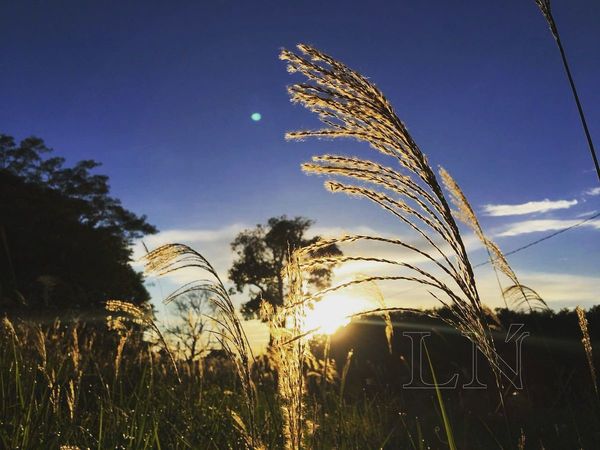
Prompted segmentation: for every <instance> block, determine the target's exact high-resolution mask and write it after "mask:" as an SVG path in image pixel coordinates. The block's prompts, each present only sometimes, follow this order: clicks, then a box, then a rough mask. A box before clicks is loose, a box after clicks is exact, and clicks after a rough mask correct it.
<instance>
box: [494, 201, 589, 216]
mask: <svg viewBox="0 0 600 450" xmlns="http://www.w3.org/2000/svg"><path fill="white" fill-rule="evenodd" d="M577 203H578V202H577V200H575V199H573V200H549V199H544V200H541V201H532V202H526V203H519V204H515V205H501V204H500V205H494V204H487V205H484V206H483V211H484V213H485V214H486V215H488V216H521V215H525V214H534V213H545V212H548V211H553V210H556V209H568V208H570V207H572V206H575V205H577Z"/></svg>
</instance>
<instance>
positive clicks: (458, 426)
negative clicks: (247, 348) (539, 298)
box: [0, 312, 600, 449]
mask: <svg viewBox="0 0 600 450" xmlns="http://www.w3.org/2000/svg"><path fill="white" fill-rule="evenodd" d="M596 315H597V313H594V315H593V317H594V322H593V325H595V323H596V319H595V318H596ZM527 316H528V317H529V323H526V326H527V327H528V329H531V328H532V327H533V325H532V323H533V322H534V321H536V320H537V322H540V321H544V323H545V325H544V328H546V327H548V328H550V329H554V333H553V334H554V339H553V340H549V341H548V342H549V343H550V345H551V346H552V350H551V358H560V362H559V363H556V361H553V360H552V359H549V358H550V357H549V356H547V355H546V353H545V350H544V348H543V344H542V343H541V340H540V336H539V335H534V338H532V341H531V344H528V345H527V346H526V359H525V360H526V368H525V369H524V375H525V381H526V384H525V387H524V389H523V390H522V391H518V390H515V389H507V390H506V392H505V393H504V398H505V406H504V408H500V406H499V403H498V392H497V390H496V389H495V387H494V386H493V385H491V386H490V387H489V388H488V389H486V390H474V391H468V390H464V389H460V388H459V389H457V390H450V391H448V390H440V391H439V392H440V394H441V396H440V397H439V398H438V396H437V394H436V391H435V390H432V389H430V390H405V389H402V386H401V385H402V384H403V383H404V382H406V381H407V378H408V375H409V373H410V368H409V367H407V365H406V364H405V363H400V361H401V360H402V359H406V358H408V357H409V355H410V348H408V347H407V340H404V341H402V339H403V338H402V337H401V336H400V331H401V330H402V329H403V327H402V326H400V327H398V328H397V330H396V332H397V334H398V336H397V337H396V338H395V340H394V352H393V354H392V355H390V354H389V353H388V352H387V349H386V348H387V346H386V343H385V336H384V332H383V330H384V326H383V325H384V323H383V321H381V322H380V323H379V325H380V326H377V327H373V326H372V324H369V323H363V322H356V323H354V324H352V325H350V326H349V327H347V329H344V330H343V332H340V333H338V334H336V335H335V336H334V337H333V339H332V341H331V349H330V355H331V356H332V358H331V359H328V360H327V364H328V367H327V368H326V367H325V365H324V359H323V358H322V357H323V345H322V343H321V345H319V343H318V342H316V341H315V342H313V344H312V350H313V352H312V353H314V354H315V355H319V356H320V357H315V358H313V359H311V360H310V361H309V360H307V361H306V367H305V369H304V370H303V379H304V380H306V386H305V391H304V395H303V398H304V401H303V418H302V426H303V437H302V442H301V446H302V447H303V448H323V449H326V448H360V449H362V448H410V449H421V448H548V449H549V448H597V446H598V443H599V442H600V436H599V435H598V431H597V430H598V423H600V417H599V414H598V413H599V408H598V407H599V402H598V397H597V395H596V394H595V393H594V388H593V383H592V381H591V378H590V374H589V371H588V370H587V363H586V359H585V351H584V350H583V346H582V345H581V342H580V340H579V338H580V335H579V336H578V333H580V332H579V328H578V327H577V321H576V320H575V315H574V313H572V312H571V313H564V312H563V313H561V314H557V315H551V314H546V315H541V316H539V317H538V318H537V319H536V318H532V317H531V315H523V316H522V317H527ZM512 318H513V319H514V317H512ZM505 319H506V320H509V319H511V318H510V317H506V318H505ZM405 322H406V323H410V321H409V319H408V318H405ZM420 326H421V327H422V329H423V330H431V331H433V336H432V338H431V340H430V342H429V344H428V345H429V347H430V349H431V350H430V354H431V362H432V365H433V366H434V368H435V369H434V370H435V373H436V375H437V380H438V382H441V381H445V380H446V379H448V378H449V374H451V373H453V372H454V371H456V370H457V369H459V373H461V374H465V370H467V369H468V366H469V354H468V353H469V347H470V346H469V343H468V342H467V341H465V340H464V339H463V338H461V337H460V335H458V334H457V333H451V332H450V333H446V332H444V331H443V330H442V329H441V328H439V327H443V326H444V325H443V323H441V322H439V321H438V322H435V321H430V322H423V323H420ZM567 326H570V327H572V328H570V329H568V328H567ZM407 329H411V328H407ZM440 330H441V331H440ZM499 341H500V339H499ZM1 344H2V345H1V351H0V394H1V400H0V402H1V403H0V421H1V427H0V444H1V446H2V447H3V448H7V449H8V448H11V449H12V448H14V449H16V448H21V449H54V448H57V449H58V448H61V447H63V448H81V449H84V448H91V449H105V448H122V449H141V448H163V449H167V448H182V449H183V448H218V449H223V448H234V449H235V448H246V447H255V448H260V447H261V446H262V447H266V448H285V447H286V446H287V447H289V445H287V441H288V438H286V436H285V429H286V427H285V423H284V422H285V418H284V415H283V414H282V412H283V411H284V409H285V408H286V400H285V399H284V398H282V395H281V394H280V393H279V392H278V388H277V386H276V384H277V376H278V372H279V371H278V370H277V368H276V367H272V366H271V364H272V361H273V360H270V361H267V359H266V358H264V357H259V358H258V359H257V361H256V362H255V363H254V364H253V366H252V380H253V386H254V388H255V392H256V400H255V401H254V403H253V404H252V411H251V414H252V417H253V420H254V421H255V424H254V425H255V428H256V436H254V437H255V438H256V439H257V441H255V442H254V444H253V443H252V442H249V436H248V435H249V433H250V430H249V429H248V428H247V425H246V424H249V423H250V421H249V420H250V415H249V413H250V411H248V409H247V408H246V407H245V405H246V398H245V395H246V394H245V392H244V388H243V386H242V384H241V383H240V381H239V378H238V375H237V371H236V368H235V364H234V362H233V361H231V360H230V359H229V358H228V357H227V356H226V355H223V354H220V353H217V354H214V355H213V356H210V357H207V358H204V359H203V360H197V361H195V362H193V363H186V362H183V361H180V360H179V361H177V369H178V370H177V372H176V371H175V368H174V366H173V364H172V363H171V360H170V358H169V357H168V356H167V355H165V353H164V351H161V349H160V347H157V346H152V345H150V344H149V343H148V342H147V341H145V340H141V339H140V338H139V334H138V333H134V334H130V335H129V337H128V338H127V339H126V340H125V339H124V338H119V335H118V334H116V333H114V332H109V331H108V330H107V329H106V328H105V327H104V326H103V325H95V326H93V327H92V326H91V325H85V324H82V323H76V322H70V323H66V324H63V323H61V322H58V321H56V322H55V323H53V324H46V325H39V324H35V323H31V322H29V323H26V322H23V321H19V320H15V321H13V322H11V321H9V320H8V319H4V320H3V329H2V342H1ZM349 347H353V348H354V351H353V352H352V353H353V354H352V355H350V357H348V351H347V349H348V348H349ZM449 348H451V349H452V356H449V352H448V349H449ZM499 352H501V353H502V352H503V349H502V348H500V347H499ZM504 356H506V355H504ZM507 359H509V357H508V356H507ZM467 377H468V374H467ZM426 379H428V380H431V379H432V378H431V377H430V373H426ZM481 379H482V380H487V381H492V380H493V376H492V375H491V372H490V371H489V370H487V371H485V370H484V371H482V375H481ZM464 381H465V380H464V379H463V380H462V382H464ZM442 410H443V411H444V413H442ZM448 431H450V432H451V436H452V439H453V441H454V444H453V445H452V444H450V442H449V440H448V434H447V432H448ZM258 440H259V441H260V443H258ZM520 442H524V444H523V443H521V444H520ZM68 446H71V447H68Z"/></svg>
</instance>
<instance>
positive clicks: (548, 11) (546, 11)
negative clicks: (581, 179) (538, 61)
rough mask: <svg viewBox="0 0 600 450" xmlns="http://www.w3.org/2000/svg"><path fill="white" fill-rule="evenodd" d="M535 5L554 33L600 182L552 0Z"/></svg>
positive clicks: (538, 1)
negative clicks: (553, 12)
mask: <svg viewBox="0 0 600 450" xmlns="http://www.w3.org/2000/svg"><path fill="white" fill-rule="evenodd" d="M535 3H536V4H537V5H538V7H539V8H540V11H541V12H542V15H543V16H544V18H545V19H546V22H548V26H549V27H550V31H551V32H552V36H553V37H554V40H555V42H556V45H557V46H558V51H559V52H560V57H561V59H562V63H563V67H564V69H565V73H566V74H567V78H568V79H569V85H570V87H571V92H572V93H573V99H574V100H575V104H576V105H577V111H578V112H579V120H580V121H581V126H582V127H583V132H584V133H585V138H586V140H587V144H588V147H589V149H590V154H591V155H592V160H593V161H594V167H595V168H596V174H597V175H598V179H599V180H600V164H599V163H598V157H597V156H596V150H595V149H594V143H593V142H592V136H591V134H590V130H589V129H588V126H587V121H586V119H585V114H584V112H583V106H581V101H580V100H579V94H578V93H577V88H576V87H575V81H574V80H573V75H571V69H570V67H569V62H568V61H567V55H566V53H565V49H564V48H563V45H562V41H561V40H560V34H559V33H558V27H557V26H556V21H555V20H554V16H553V15H552V6H551V4H550V0H535Z"/></svg>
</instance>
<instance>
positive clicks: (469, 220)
mask: <svg viewBox="0 0 600 450" xmlns="http://www.w3.org/2000/svg"><path fill="white" fill-rule="evenodd" d="M439 174H440V177H441V178H442V182H443V183H444V186H445V188H446V191H447V192H448V193H449V194H450V200H451V202H452V204H453V205H454V206H455V207H456V210H454V211H453V213H454V215H455V217H457V218H458V220H460V221H461V222H462V223H464V224H465V225H467V226H469V227H470V228H471V229H472V230H473V232H474V233H475V235H476V236H477V237H478V238H479V240H480V241H481V243H482V244H483V245H484V247H485V249H486V251H487V254H488V257H489V259H490V262H491V263H492V267H493V268H494V272H495V273H496V278H497V280H498V285H499V287H500V290H501V292H502V298H503V299H504V303H505V305H506V307H507V308H508V300H510V303H511V305H512V306H513V307H516V308H520V307H521V306H523V305H524V304H527V306H528V307H529V310H530V311H533V309H542V310H548V309H549V308H548V305H547V304H546V302H545V301H544V300H543V299H542V298H541V297H540V295H539V294H538V293H537V292H535V291H534V290H533V289H531V288H529V287H527V286H524V285H522V284H521V283H520V282H519V279H518V278H517V275H516V274H515V272H514V271H513V270H512V268H511V267H510V265H509V264H508V261H507V260H506V257H505V256H504V253H502V250H500V247H498V245H497V244H496V243H495V242H494V241H492V240H491V239H490V238H488V237H487V236H486V235H485V233H484V232H483V228H482V227H481V224H480V223H479V220H478V219H477V215H476V214H475V211H474V210H473V208H472V207H471V204H470V203H469V201H468V200H467V197H466V196H465V194H464V193H463V191H462V190H461V188H460V187H459V186H458V183H457V182H456V181H455V180H454V178H452V177H451V176H450V174H449V173H448V172H447V171H446V169H444V168H443V167H441V168H440V169H439ZM498 272H501V273H503V274H504V275H505V276H506V277H508V279H509V280H510V281H511V282H512V285H511V286H509V287H508V288H506V289H503V288H502V283H501V282H500V278H499V277H498Z"/></svg>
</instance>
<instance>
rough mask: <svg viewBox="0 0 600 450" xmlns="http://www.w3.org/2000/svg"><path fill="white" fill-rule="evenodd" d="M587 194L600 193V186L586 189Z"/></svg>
mask: <svg viewBox="0 0 600 450" xmlns="http://www.w3.org/2000/svg"><path fill="white" fill-rule="evenodd" d="M585 195H591V196H595V195H600V187H595V188H592V189H588V190H587V191H585Z"/></svg>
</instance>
